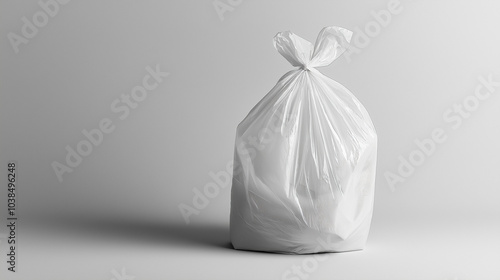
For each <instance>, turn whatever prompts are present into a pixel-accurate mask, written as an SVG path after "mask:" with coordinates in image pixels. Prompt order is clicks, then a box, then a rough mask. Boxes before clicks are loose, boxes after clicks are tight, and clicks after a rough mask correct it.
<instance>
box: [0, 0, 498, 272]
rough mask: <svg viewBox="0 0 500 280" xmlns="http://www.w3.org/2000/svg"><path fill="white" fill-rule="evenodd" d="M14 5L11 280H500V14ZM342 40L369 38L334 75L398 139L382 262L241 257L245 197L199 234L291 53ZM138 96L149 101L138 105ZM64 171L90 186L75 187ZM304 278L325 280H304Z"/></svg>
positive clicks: (4, 58)
mask: <svg viewBox="0 0 500 280" xmlns="http://www.w3.org/2000/svg"><path fill="white" fill-rule="evenodd" d="M40 3H41V4H40ZM46 3H49V4H46ZM54 3H56V4H54ZM0 5H1V7H0V17H1V24H0V51H1V53H0V79H1V80H0V114H1V115H0V167H1V168H2V169H3V170H0V174H1V175H0V178H1V182H0V186H2V188H1V190H0V213H2V217H1V218H2V224H6V223H7V222H6V216H7V211H6V210H7V197H6V196H7V191H6V188H7V177H6V173H7V167H6V166H7V162H8V161H9V160H15V161H17V163H18V169H17V173H18V199H19V205H18V213H19V219H20V220H19V228H18V232H17V234H18V238H19V239H18V241H19V243H18V244H19V246H18V272H17V273H16V274H14V273H11V272H8V271H7V264H6V262H5V261H2V262H1V263H2V264H1V265H0V267H1V270H0V275H6V276H8V277H9V278H8V279H49V278H50V279H70V278H71V279H120V277H121V278H123V275H124V274H127V275H132V276H134V277H136V279H168V278H170V279H174V278H175V279H181V278H189V279H196V278H199V279H201V278H205V279H206V278H218V279H221V278H227V279H235V278H234V277H240V278H248V279H256V278H261V279H287V278H289V279H294V278H292V277H298V279H305V278H303V277H304V275H305V276H307V278H308V279H322V278H325V277H329V279H403V278H404V279H497V280H498V279H500V269H498V266H497V261H498V259H499V258H500V255H499V253H498V251H499V249H500V241H499V239H498V236H499V233H500V227H499V222H498V218H499V216H500V207H499V204H498V197H499V196H500V188H499V187H500V172H499V169H500V159H499V156H500V145H499V143H500V129H499V124H500V121H499V120H500V118H499V117H500V110H499V105H500V96H499V95H500V85H499V84H498V83H497V82H490V83H488V82H484V80H488V79H490V80H492V81H500V65H499V62H500V52H499V51H498V50H499V49H500V39H499V36H498V27H499V25H500V4H499V2H498V1H487V0H479V1H465V0H464V1H457V0H454V1H452V0H441V1H427V0H420V1H410V0H401V1H388V0H380V1H379V0H377V1H368V0H364V1H320V0H317V1H295V0H294V1H290V0H287V1H285V0H280V1H238V0H220V1H212V0H207V1H180V0H179V1H130V0H128V1H116V0H114V1H76V0H73V1H69V2H68V3H66V2H64V1H60V2H55V1H48V0H41V1H40V2H37V1H22V2H20V1H6V0H3V1H1V2H0ZM329 25H337V26H342V27H345V28H348V29H351V30H354V31H355V42H354V43H353V46H354V47H355V48H356V49H353V52H352V53H350V54H349V55H347V56H343V57H341V58H339V59H338V60H337V61H335V62H334V63H333V64H332V65H330V66H329V67H325V68H321V69H319V70H320V71H321V72H323V73H324V74H326V75H328V76H330V77H331V78H333V79H335V80H336V81H338V82H340V83H342V84H343V85H344V86H346V87H347V88H349V89H350V90H351V91H352V92H353V93H354V94H355V95H356V96H357V97H358V98H359V100H360V101H361V102H362V103H363V104H364V106H365V107H366V108H367V110H368V112H369V113H370V115H371V117H372V119H373V122H374V124H375V127H376V129H377V132H378V135H379V155H378V168H377V181H376V201H375V213H374V220H373V228H372V235H371V236H370V239H369V240H368V245H367V249H366V250H365V251H363V252H355V253H346V254H336V255H335V254H333V255H332V254H330V255H327V258H326V259H325V260H316V259H313V260H314V261H313V260H311V257H310V256H309V257H308V256H282V255H269V254H257V253H251V252H236V251H232V250H231V249H230V248H228V242H229V241H228V217H229V194H230V188H229V187H219V189H218V190H219V192H218V193H216V194H215V195H213V197H212V198H208V199H207V200H208V203H207V204H208V206H206V207H204V208H203V209H198V208H196V207H194V209H195V210H196V211H199V212H197V213H196V214H193V215H191V216H190V217H189V221H190V223H189V225H186V222H185V220H184V218H183V216H182V215H181V212H180V210H179V206H180V205H182V204H184V205H188V206H193V198H194V197H195V196H196V195H195V194H196V192H197V191H198V190H199V191H201V192H203V188H204V186H206V185H207V184H210V183H217V180H216V179H214V177H213V176H211V175H210V174H218V176H219V178H223V177H224V176H225V175H224V174H223V173H225V170H226V166H227V165H228V164H229V163H230V162H231V160H232V156H233V141H234V134H235V128H236V126H237V124H238V123H239V121H241V120H242V119H243V118H244V117H245V116H246V114H247V113H248V111H249V110H250V109H251V108H252V107H253V106H254V105H255V104H256V103H257V102H258V101H259V100H260V99H261V98H262V97H263V96H264V95H265V94H266V93H267V92H268V91H269V90H270V89H271V88H272V87H273V85H274V84H275V83H276V82H277V80H278V79H279V78H280V77H281V76H282V75H283V74H285V73H286V72H287V71H289V70H291V69H293V67H292V66H291V65H290V64H289V63H288V62H287V61H286V60H285V59H284V58H283V57H281V55H279V54H278V53H277V51H276V50H275V49H274V48H273V46H272V37H273V36H274V35H275V34H276V33H277V32H279V31H284V30H291V31H292V32H294V33H296V34H298V35H299V36H302V37H303V38H305V39H308V40H310V41H314V40H315V38H316V35H317V33H318V32H319V30H320V29H321V28H322V27H324V26H329ZM148 67H150V68H149V72H148V70H147V68H148ZM151 71H157V72H158V71H159V72H168V73H169V74H168V76H167V74H161V73H160V75H159V76H158V75H156V76H155V77H156V79H155V77H152V78H148V75H149V76H151V74H150V72H151ZM162 75H163V76H162ZM144 80H146V84H145V85H147V86H150V87H151V88H153V86H152V85H154V89H150V90H146V93H145V94H144V93H143V92H142V93H141V92H140V91H141V88H137V86H139V87H141V86H143V83H144ZM481 80H483V81H482V82H481ZM143 88H144V87H143ZM133 92H134V94H136V96H137V97H138V99H140V100H142V101H140V102H134V100H133V99H132V101H130V103H126V102H127V101H125V100H126V98H127V97H131V96H132V93H133ZM141 94H142V95H141ZM475 94H476V95H475ZM122 95H123V96H122ZM122 98H125V99H122ZM127 104H129V105H127ZM125 108H128V109H125ZM125 110H128V112H129V113H128V114H126V113H125ZM121 118H122V119H121ZM107 120H108V121H107ZM101 122H104V123H106V122H108V125H109V126H111V127H112V128H114V129H113V130H112V131H109V130H111V129H110V128H108V132H109V133H103V137H102V139H97V140H99V141H96V143H98V145H94V144H92V146H91V147H92V150H91V151H89V150H88V145H87V146H86V147H84V146H85V144H81V145H80V148H81V151H85V153H88V155H87V156H83V157H82V160H81V162H79V163H77V164H73V165H75V166H74V167H70V166H68V164H67V162H66V156H67V154H68V151H67V150H66V147H67V146H69V147H70V149H73V150H77V148H78V145H79V143H80V142H82V141H85V140H86V139H87V138H86V136H84V134H82V131H83V130H87V131H92V130H93V129H97V128H99V126H100V123H101ZM435 130H438V131H441V134H443V135H442V136H441V138H440V139H444V138H445V140H444V141H441V143H437V142H435V148H432V149H431V148H429V147H431V146H432V145H431V146H427V147H428V149H430V151H427V152H428V154H425V153H424V152H425V151H422V149H420V148H419V146H418V145H417V144H416V143H415V141H417V142H418V141H422V140H423V139H427V138H431V137H432V135H433V131H435ZM97 138H99V137H97ZM100 140H102V141H100ZM89 143H90V142H89ZM427 143H428V142H427ZM82 145H83V146H82ZM429 145H430V144H429ZM85 148H87V149H85ZM422 155H423V158H422ZM71 159H72V160H73V161H74V162H77V159H75V158H74V157H73V158H71ZM402 159H403V160H402ZM405 160H407V161H408V162H409V164H411V165H412V167H408V166H406V167H405V168H406V169H405V170H403V171H401V170H398V168H400V165H401V162H402V161H405ZM411 161H413V163H412V162H411ZM55 162H57V163H59V164H61V165H58V164H56V163H55ZM74 162H73V163H74ZM54 165H57V166H58V168H59V170H62V169H60V168H61V166H62V165H66V166H67V168H68V169H66V171H69V169H71V170H72V172H65V173H63V174H62V175H61V179H62V181H61V180H59V179H58V176H57V174H56V173H57V172H55V170H54ZM60 172H61V171H60ZM387 176H390V178H391V179H389V180H388V179H387V178H386V177H387ZM394 176H399V177H394ZM395 178H399V179H395ZM395 180H396V181H395ZM219 185H221V184H219ZM391 186H392V188H391ZM0 232H1V234H2V235H1V236H0V237H1V241H2V243H1V244H0V248H1V253H2V256H1V257H0V258H1V259H2V260H4V259H5V254H6V253H7V244H6V237H7V234H8V232H7V229H6V227H5V226H2V228H1V231H0ZM308 258H309V259H308ZM495 260H496V261H495ZM314 264H316V265H314ZM294 265H296V266H298V267H299V268H300V269H302V271H305V272H304V273H305V274H303V275H300V274H296V273H295V274H293V273H290V274H287V271H288V270H290V271H292V270H291V269H292V267H293V266H294ZM176 277H177V278H176ZM2 279H4V278H2ZM296 279H297V278H296Z"/></svg>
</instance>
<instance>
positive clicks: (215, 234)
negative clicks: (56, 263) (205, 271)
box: [37, 217, 233, 249]
mask: <svg viewBox="0 0 500 280" xmlns="http://www.w3.org/2000/svg"><path fill="white" fill-rule="evenodd" d="M37 224H39V225H42V226H43V227H49V226H50V227H51V228H52V229H54V230H57V231H58V232H59V233H63V232H64V233H67V234H71V236H73V237H78V236H80V237H84V238H92V239H96V240H101V241H102V240H103V239H104V240H105V239H110V240H111V241H112V242H115V241H116V242H120V241H126V242H127V243H136V244H137V243H139V244H140V243H144V244H147V243H149V244H151V243H153V244H155V245H160V246H161V245H165V244H168V245H175V246H183V247H186V246H188V247H189V246H196V247H199V246H204V247H216V248H221V249H233V246H232V245H231V243H230V239H229V226H228V225H222V224H218V225H217V224H204V225H199V224H191V225H186V224H182V223H179V222H164V221H141V220H124V219H112V218H107V219H104V218H90V217H78V218H59V219H57V220H53V221H47V222H44V223H37Z"/></svg>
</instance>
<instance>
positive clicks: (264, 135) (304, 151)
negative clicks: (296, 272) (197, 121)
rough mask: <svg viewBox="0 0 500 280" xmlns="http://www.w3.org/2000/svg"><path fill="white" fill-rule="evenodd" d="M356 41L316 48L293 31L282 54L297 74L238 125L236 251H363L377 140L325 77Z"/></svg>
mask: <svg viewBox="0 0 500 280" xmlns="http://www.w3.org/2000/svg"><path fill="white" fill-rule="evenodd" d="M351 36H352V32H351V31H349V30H346V29H344V28H340V27H325V28H324V29H323V30H322V31H321V32H320V33H319V35H318V38H317V40H316V44H315V45H314V46H313V45H312V44H311V43H310V42H308V41H306V40H304V39H302V38H301V37H299V36H297V35H295V34H293V33H291V32H289V31H286V32H280V33H278V34H277V35H276V36H275V37H274V46H275V48H276V49H277V50H278V52H279V53H280V54H281V55H283V56H284V57H285V58H286V59H287V60H288V61H289V62H290V63H291V64H292V65H293V66H296V67H298V68H297V69H295V70H292V71H290V72H288V73H287V74H285V75H284V76H283V77H282V78H281V79H280V80H279V81H278V83H277V84H276V86H275V87H274V88H273V89H272V90H271V91H270V92H269V93H268V94H267V95H266V96H265V97H264V98H263V99H262V100H261V101H260V102H259V103H258V104H257V105H256V106H255V107H254V108H253V109H252V110H251V111H250V113H249V114H248V116H247V117H246V118H245V119H244V120H243V121H242V122H241V123H240V124H239V125H238V128H237V133H236V143H235V152H234V171H233V182H232V190H231V221H230V223H231V242H232V244H233V246H234V248H236V249H243V250H255V251H269V252H280V253H289V254H306V253H316V252H341V251H350V250H360V249H363V247H364V245H365V243H366V239H367V236H368V231H369V228H370V222H371V218H372V211H373V197H374V183H375V165H376V157H377V135H376V132H375V129H374V127H373V124H372V122H371V120H370V117H369V115H368V113H367V112H366V110H365V108H364V107H363V106H362V105H361V103H360V102H359V101H358V100H357V99H356V98H355V97H354V96H353V95H352V93H351V92H350V91H349V90H348V89H346V88H345V87H344V86H342V85H341V84H339V83H337V82H335V81H333V80H331V79H330V78H328V77H326V76H324V75H323V74H321V73H320V72H319V71H318V70H316V69H315V68H316V67H321V66H327V65H329V64H330V63H332V61H333V60H335V59H336V58H338V57H339V56H340V55H341V54H342V53H343V52H344V51H345V50H346V48H347V47H348V44H349V41H350V39H351Z"/></svg>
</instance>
